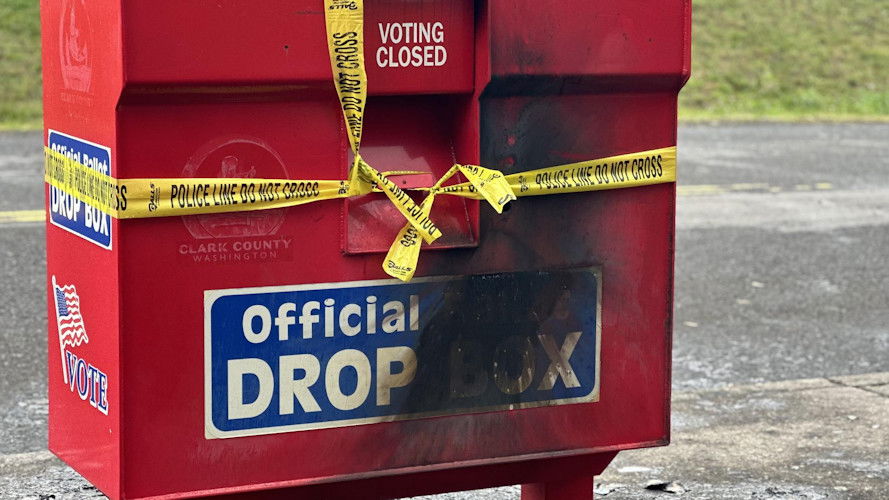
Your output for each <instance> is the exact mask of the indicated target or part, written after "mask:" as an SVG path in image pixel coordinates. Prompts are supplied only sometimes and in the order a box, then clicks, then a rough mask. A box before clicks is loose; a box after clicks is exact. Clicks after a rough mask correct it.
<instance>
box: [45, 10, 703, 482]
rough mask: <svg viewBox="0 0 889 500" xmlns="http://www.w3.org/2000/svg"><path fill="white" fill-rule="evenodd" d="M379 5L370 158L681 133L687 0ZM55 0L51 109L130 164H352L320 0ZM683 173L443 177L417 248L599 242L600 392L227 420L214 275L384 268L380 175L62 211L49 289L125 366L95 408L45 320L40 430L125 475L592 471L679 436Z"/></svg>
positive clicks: (449, 477) (570, 257) (604, 145)
mask: <svg viewBox="0 0 889 500" xmlns="http://www.w3.org/2000/svg"><path fill="white" fill-rule="evenodd" d="M366 8H367V16H368V18H367V22H366V29H365V31H366V36H367V43H368V47H367V60H368V77H369V81H370V84H369V88H370V93H371V96H372V97H371V99H370V101H369V104H368V111H367V113H368V114H367V125H366V127H367V128H366V144H365V145H364V147H363V149H362V151H363V152H365V151H366V157H367V158H368V160H369V161H370V162H371V163H372V164H373V165H374V166H376V167H377V168H378V169H380V170H396V169H398V170H400V169H405V168H407V169H412V170H413V169H416V170H428V171H429V172H430V173H431V175H430V178H432V177H436V176H437V175H438V174H440V173H441V172H442V171H443V169H446V168H447V167H449V166H450V163H452V162H453V160H454V159H456V160H457V161H460V162H464V163H475V162H480V163H481V164H482V165H488V166H492V167H494V168H499V169H502V170H503V171H504V172H507V173H510V172H515V171H521V170H528V169H534V168H540V167H544V166H550V165H556V164H561V163H568V162H573V161H579V160H584V159H591V158H597V157H604V156H609V155H615V154H621V153H628V152H634V151H642V150H647V149H654V148H659V147H665V146H671V145H675V144H676V95H677V92H678V91H679V89H680V88H681V86H682V84H683V83H684V82H685V79H686V78H687V77H688V73H689V49H690V42H689V32H690V27H689V25H690V3H689V1H688V0H646V1H640V2H624V1H619V0H602V1H597V2H580V1H578V2H540V1H531V0H513V1H506V0H488V1H487V2H484V1H477V2H471V1H469V0H461V1H450V0H435V1H427V2H415V1H408V0H377V1H375V0H367V6H366ZM41 11H42V23H43V68H44V102H45V124H46V125H45V126H46V128H47V130H48V129H53V130H58V131H62V132H65V133H67V134H70V135H74V136H77V137H80V138H82V139H85V140H87V141H91V142H94V143H97V144H101V145H104V146H107V147H109V148H110V149H111V158H112V174H113V175H114V176H117V177H148V176H152V177H196V176H207V177H216V176H221V177H238V176H255V177H290V178H308V179H311V178H319V179H335V178H343V177H344V176H345V174H346V169H347V167H348V164H349V158H348V156H347V153H346V151H347V149H348V147H347V140H346V137H345V133H344V129H343V125H342V116H341V114H340V110H339V109H338V105H337V102H336V98H335V94H334V90H333V87H332V84H331V75H330V67H329V63H328V60H327V53H326V46H325V36H324V17H323V12H322V4H321V2H320V0H297V1H283V0H274V1H268V2H263V3H262V5H258V4H256V3H255V2H249V1H244V0H221V1H219V2H210V3H207V2H173V1H168V0H163V1H161V0H154V1H151V2H149V1H145V0H139V1H135V0H134V1H128V2H123V3H121V2H118V1H114V0H91V1H90V2H86V1H84V0H63V1H61V2H54V1H48V0H42V2H41ZM417 20H429V21H440V22H442V23H443V25H444V30H445V35H444V38H445V45H446V46H447V51H448V59H447V61H446V62H445V63H444V64H443V65H441V66H431V67H422V68H394V69H393V68H391V67H385V68H384V67H379V65H378V64H377V61H376V54H377V51H378V50H379V48H380V46H381V42H382V40H381V35H380V32H379V23H383V22H394V21H399V22H408V21H417ZM84 47H86V49H87V50H86V51H84ZM71 53H74V54H75V55H77V56H78V57H76V58H72V57H71V55H70V54H71ZM66 54H68V55H66ZM84 54H86V56H84ZM418 131H428V133H427V134H425V135H424V134H422V133H418ZM228 158H236V159H238V161H236V162H233V161H232V160H230V159H228ZM441 198H444V197H441ZM674 200H675V188H674V185H672V184H664V185H657V186H649V187H642V188H633V189H623V190H615V191H603V192H593V193H582V194H571V195H559V196H552V197H537V198H525V199H521V200H519V201H518V202H516V203H514V204H513V205H514V206H513V207H512V209H511V210H510V211H508V212H507V213H505V214H503V215H502V216H497V215H496V214H494V213H493V212H492V211H491V210H489V209H487V208H482V209H481V210H480V209H479V207H478V204H477V203H475V202H463V201H461V200H459V199H456V198H455V199H449V200H444V199H441V200H437V205H436V209H435V211H433V214H432V215H433V219H434V220H436V222H438V223H439V225H440V227H441V228H442V229H443V230H444V233H445V237H443V238H442V239H443V240H444V241H443V243H442V244H440V245H439V246H441V247H444V249H442V250H441V251H435V252H427V251H424V254H423V256H422V259H421V262H420V267H419V271H418V272H417V276H427V275H428V276H434V275H460V274H478V273H488V272H501V271H521V270H534V269H554V268H572V267H583V266H599V267H601V269H602V283H603V285H602V286H603V288H602V292H603V293H602V304H601V308H602V317H601V322H602V344H601V393H600V400H599V401H598V402H595V403H588V404H574V405H564V406H555V407H543V408H533V409H524V410H515V411H500V412H491V413H482V414H473V415H457V416H447V417H436V418H427V419H421V420H413V421H405V422H391V423H380V424H373V425H363V426H354V427H343V428H334V429H326V430H316V431H307V432H292V433H283V434H273V435H265V436H253V437H243V438H235V439H216V440H208V439H205V437H204V411H205V410H204V395H203V390H204V388H203V383H204V366H203V361H202V360H203V350H204V345H203V321H204V318H203V291H204V290H208V289H223V288H236V287H247V286H273V285H285V284H286V285H291V284H301V283H323V282H337V281H353V280H366V279H381V278H384V277H385V275H384V274H383V272H382V270H381V269H380V262H381V255H380V254H379V253H378V252H379V251H385V249H386V248H388V245H389V244H390V243H391V241H392V238H393V237H394V235H395V234H396V232H397V231H398V229H399V228H400V227H401V225H402V224H403V219H400V217H399V216H397V215H394V212H393V211H392V209H391V206H390V205H389V204H388V203H387V202H385V201H383V200H382V199H381V198H380V197H368V198H366V199H363V200H351V201H347V202H337V201H330V202H321V203H315V204H310V205H306V206H302V207H295V208H291V209H284V210H275V211H262V212H255V213H249V214H245V213H238V214H227V215H215V216H194V217H187V218H163V219H143V220H127V221H123V222H118V221H113V222H112V233H113V237H112V241H113V244H112V248H111V250H106V249H103V248H100V247H98V246H96V245H94V244H92V243H89V242H87V241H85V240H83V239H81V238H78V237H76V236H75V235H72V234H70V233H69V232H65V231H63V230H61V229H59V228H58V227H55V226H53V225H48V226H47V268H48V278H47V283H48V289H49V290H52V288H51V284H50V277H51V276H55V277H56V279H57V280H58V281H59V282H60V283H72V282H76V284H77V290H78V292H79V295H80V300H81V308H82V312H83V316H84V322H85V324H86V326H87V329H88V331H89V334H90V340H89V343H88V344H85V345H83V346H80V347H79V348H78V349H79V351H78V352H80V353H81V354H82V356H83V357H84V358H89V359H90V360H91V362H92V363H94V364H96V365H97V366H101V368H102V369H103V370H104V371H105V372H106V373H107V374H108V378H109V384H108V398H109V411H108V414H107V415H104V414H102V413H100V412H97V411H96V409H95V408H93V407H91V406H90V405H88V404H84V401H82V400H81V399H80V398H79V397H78V395H77V394H76V393H75V392H73V391H71V390H69V386H68V385H67V384H65V383H64V381H63V379H62V376H63V374H62V372H61V369H60V367H61V366H62V360H61V359H60V353H59V350H58V349H54V348H53V346H54V345H57V343H58V335H57V333H56V331H55V329H54V327H53V321H52V320H51V321H50V324H51V326H50V331H49V340H50V344H49V345H50V349H49V366H48V371H49V391H50V392H49V395H50V435H49V442H50V448H51V450H52V451H53V452H55V453H56V454H57V455H59V456H60V457H61V458H62V459H64V460H65V461H66V462H68V463H69V464H71V465H72V466H73V467H74V468H75V469H76V470H77V471H78V472H80V473H81V474H83V475H84V476H85V477H86V478H87V479H88V480H90V481H91V482H93V483H94V484H95V485H97V486H98V487H99V488H100V489H102V491H103V492H105V493H106V494H108V495H109V496H111V497H114V498H142V497H156V496H164V495H172V496H178V495H188V494H192V495H193V494H198V493H217V494H234V493H245V492H251V491H254V492H256V491H259V490H263V491H262V493H254V494H255V495H260V496H262V497H266V496H267V495H269V494H270V492H269V491H264V490H268V489H274V490H275V491H277V492H278V493H280V494H281V495H286V496H288V498H293V497H294V495H302V496H304V497H305V498H313V497H318V496H319V495H330V496H349V497H353V498H355V497H361V496H366V497H369V498H372V497H386V496H398V495H409V494H411V495H413V494H420V493H430V492H437V491H446V490H454V489H466V488H478V487H483V486H493V485H500V484H511V483H519V482H525V483H528V482H540V483H552V484H553V485H556V486H551V488H550V489H552V488H555V487H558V484H564V482H565V481H569V482H570V481H572V480H575V481H576V480H577V478H578V477H579V476H583V475H591V474H594V473H598V472H600V471H601V470H602V469H603V468H604V467H605V466H606V465H607V463H608V462H609V461H610V460H611V458H612V457H613V455H614V453H615V452H616V451H617V450H621V449H628V448H636V447H641V446H653V445H662V444H666V443H667V442H668V440H669V388H670V346H671V344H670V337H671V321H672V283H673V250H674V244H673V235H674ZM48 307H49V314H50V318H51V319H52V318H53V317H54V315H55V312H54V310H53V308H54V302H53V297H52V296H51V295H50V296H49V297H48ZM293 487H300V488H297V489H296V490H293V489H292V488H293ZM529 488H530V489H529V491H530V490H533V489H534V488H537V487H529ZM535 491H536V490H535ZM544 491H545V490H544Z"/></svg>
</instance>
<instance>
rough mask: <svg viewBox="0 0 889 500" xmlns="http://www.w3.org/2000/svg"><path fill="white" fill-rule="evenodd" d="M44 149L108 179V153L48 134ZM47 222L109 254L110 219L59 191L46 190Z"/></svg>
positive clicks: (71, 139) (89, 145)
mask: <svg viewBox="0 0 889 500" xmlns="http://www.w3.org/2000/svg"><path fill="white" fill-rule="evenodd" d="M47 146H48V147H49V148H50V149H51V150H53V151H55V152H57V153H61V154H63V155H65V156H66V157H68V158H70V159H72V160H74V161H76V162H78V163H81V164H83V165H86V166H87V167H89V168H91V169H93V170H95V171H97V172H100V173H102V174H104V175H107V176H108V177H111V175H112V172H111V149H109V148H107V147H105V146H102V145H99V144H95V143H92V142H89V141H85V140H83V139H78V138H77V137H74V136H71V135H68V134H63V133H61V132H57V131H55V130H49V136H48V137H47ZM49 220H50V222H52V223H53V224H54V225H55V226H58V227H60V228H62V229H64V230H66V231H68V232H71V233H74V234H76V235H77V236H80V237H81V238H83V239H85V240H87V241H89V242H92V243H95V244H96V245H98V246H100V247H102V248H105V249H108V250H111V228H112V224H111V216H110V215H108V214H106V213H104V212H102V211H101V210H99V209H98V208H96V207H94V206H92V205H90V204H88V203H84V202H82V201H80V200H78V199H77V198H75V197H74V196H72V195H70V194H68V193H65V192H64V191H62V190H61V189H59V188H57V187H55V186H52V185H50V186H49Z"/></svg>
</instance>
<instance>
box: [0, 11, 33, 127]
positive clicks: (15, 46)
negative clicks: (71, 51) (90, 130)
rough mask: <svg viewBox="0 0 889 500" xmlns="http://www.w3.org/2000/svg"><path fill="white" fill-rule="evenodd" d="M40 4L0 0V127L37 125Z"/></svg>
mask: <svg viewBox="0 0 889 500" xmlns="http://www.w3.org/2000/svg"><path fill="white" fill-rule="evenodd" d="M41 99H42V95H41V88H40V3H39V2H38V1H37V0H0V128H2V129H13V128H40V127H41V123H42V121H43V120H42V118H41V114H42V112H43V107H42V105H41Z"/></svg>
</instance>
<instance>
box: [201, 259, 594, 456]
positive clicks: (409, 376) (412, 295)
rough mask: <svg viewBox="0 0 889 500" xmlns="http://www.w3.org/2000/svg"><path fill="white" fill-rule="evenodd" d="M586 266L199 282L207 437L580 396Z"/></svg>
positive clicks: (586, 349) (589, 330) (586, 363)
mask: <svg viewBox="0 0 889 500" xmlns="http://www.w3.org/2000/svg"><path fill="white" fill-rule="evenodd" d="M600 296H601V286H600V274H599V272H598V270H596V269H589V268H585V269H574V270H564V271H540V272H518V273H503V274H493V275H478V276H454V277H434V278H419V279H415V280H413V281H411V282H410V283H402V282H400V281H396V280H385V281H357V282H349V283H326V284H312V285H296V286H282V287H264V288H245V289H231V290H208V291H206V292H204V308H205V309H204V326H205V337H204V356H205V359H204V366H205V375H204V377H205V378H204V384H205V435H206V437H207V438H208V439H215V438H230V437H238V436H251V435H260V434H271V433H278V432H293V431H304V430H312V429H324V428H332V427H343V426H350V425H363V424H371V423H377V422H387V421H394V420H405V419H416V418H424V417H430V416H441V415H457V414H467V413H478V412H488V411H502V410H517V409H522V408H532V407H539V406H554V405H563V404H576V403H589V402H594V401H597V400H598V397H599V344H600V327H599V314H600V313H599V303H600Z"/></svg>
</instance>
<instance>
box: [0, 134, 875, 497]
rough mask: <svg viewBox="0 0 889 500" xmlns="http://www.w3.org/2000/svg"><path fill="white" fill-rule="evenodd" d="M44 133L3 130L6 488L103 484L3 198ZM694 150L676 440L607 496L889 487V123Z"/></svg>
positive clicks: (0, 480) (30, 163) (870, 492)
mask: <svg viewBox="0 0 889 500" xmlns="http://www.w3.org/2000/svg"><path fill="white" fill-rule="evenodd" d="M40 143H41V138H40V134H39V133H37V134H0V256H2V257H0V283H2V286H0V320H2V324H3V325H4V326H3V328H2V329H0V345H2V346H3V349H2V350H0V372H2V374H3V376H2V377H0V497H3V498H41V497H42V498H50V495H54V498H83V497H89V496H98V495H100V494H99V493H98V492H97V491H96V490H94V489H91V487H90V486H89V485H88V484H87V483H85V482H84V481H83V480H82V479H80V478H79V476H77V474H76V473H74V472H73V471H71V470H70V469H68V468H67V467H65V466H64V465H63V464H61V463H60V462H59V461H58V460H56V459H55V458H53V457H52V456H51V455H50V454H49V453H48V452H46V451H44V450H45V445H46V437H45V429H46V398H45V392H46V386H45V382H44V370H45V340H44V339H45V337H44V333H43V332H44V331H45V328H46V319H45V311H44V290H42V286H43V273H44V270H43V266H44V262H43V228H42V224H40V223H34V222H19V220H26V219H27V218H26V217H19V218H16V217H10V216H6V217H4V213H3V212H4V211H11V210H23V209H31V210H34V209H39V208H40V207H41V204H42V187H41V181H40V176H41V171H42V168H41V154H40ZM679 162H680V163H679V191H680V196H679V201H678V219H677V240H676V244H677V261H676V319H675V337H674V339H675V340H674V371H673V376H674V381H673V387H674V398H673V399H674V401H673V443H672V444H671V445H670V446H669V447H666V448H656V449H650V450H636V451H629V452H623V453H621V454H619V455H618V457H617V459H616V460H615V462H614V463H613V464H612V465H611V466H610V467H609V469H608V470H607V471H606V472H605V474H604V475H603V476H602V477H601V478H599V479H598V480H599V484H598V486H597V492H598V495H599V496H604V497H605V498H608V499H612V498H616V499H626V498H648V497H652V498H653V497H663V498H667V497H670V496H682V497H683V498H701V499H709V498H753V499H760V498H782V499H785V498H786V499H791V498H793V499H796V498H809V499H814V498H850V499H852V498H873V499H881V498H889V266H887V250H886V249H887V248H889V124H871V125H864V124H861V125H858V124H842V125H820V124H804V125H776V124H745V125H722V126H707V125H695V126H685V127H681V128H680V137H679ZM649 481H662V482H666V483H671V482H673V483H675V484H670V485H669V487H668V488H667V489H669V490H672V491H673V493H670V492H664V491H657V490H654V489H646V488H645V485H646V483H648V482H649ZM517 497H518V489H517V488H515V487H508V488H497V489H491V490H484V491H477V492H464V493H460V494H449V495H441V496H439V497H438V498H442V499H443V498H497V499H513V498H517Z"/></svg>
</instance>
